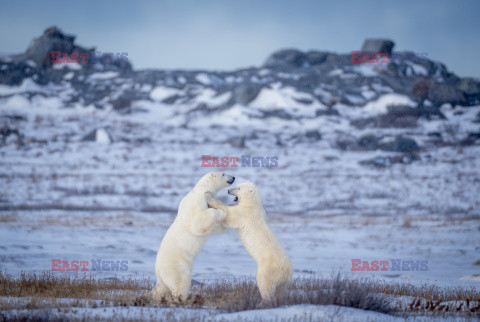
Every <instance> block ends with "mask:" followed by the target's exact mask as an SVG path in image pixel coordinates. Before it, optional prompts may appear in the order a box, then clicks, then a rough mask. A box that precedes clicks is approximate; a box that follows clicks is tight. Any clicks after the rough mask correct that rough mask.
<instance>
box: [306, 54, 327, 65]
mask: <svg viewBox="0 0 480 322" xmlns="http://www.w3.org/2000/svg"><path fill="white" fill-rule="evenodd" d="M328 55H329V53H325V52H321V51H315V50H312V51H309V52H307V53H306V60H307V63H308V64H309V65H310V66H315V65H318V64H322V63H324V62H325V61H326V60H327V57H328Z"/></svg>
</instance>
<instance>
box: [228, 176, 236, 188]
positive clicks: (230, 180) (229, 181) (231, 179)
mask: <svg viewBox="0 0 480 322" xmlns="http://www.w3.org/2000/svg"><path fill="white" fill-rule="evenodd" d="M234 181H235V177H231V178H230V179H229V180H228V181H227V183H228V184H232V183H233V182H234ZM228 191H230V190H228Z"/></svg>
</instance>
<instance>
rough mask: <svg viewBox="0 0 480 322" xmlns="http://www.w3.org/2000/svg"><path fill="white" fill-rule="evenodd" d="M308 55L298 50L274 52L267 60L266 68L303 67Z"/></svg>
mask: <svg viewBox="0 0 480 322" xmlns="http://www.w3.org/2000/svg"><path fill="white" fill-rule="evenodd" d="M306 61H307V55H305V54H304V53H303V52H301V51H299V50H296V49H284V50H280V51H277V52H274V53H273V54H272V55H271V56H270V57H268V58H267V60H266V61H265V63H264V64H263V66H264V67H302V66H303V65H304V64H305V62H306Z"/></svg>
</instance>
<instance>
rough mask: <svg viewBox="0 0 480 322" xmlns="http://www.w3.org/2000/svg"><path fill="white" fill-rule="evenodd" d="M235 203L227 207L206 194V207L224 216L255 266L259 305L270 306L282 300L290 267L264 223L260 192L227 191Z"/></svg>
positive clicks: (249, 186) (247, 188)
mask: <svg viewBox="0 0 480 322" xmlns="http://www.w3.org/2000/svg"><path fill="white" fill-rule="evenodd" d="M228 194H230V195H233V196H235V199H234V201H238V202H239V203H238V204H237V205H235V206H230V207H227V206H225V205H224V204H222V203H221V202H220V201H218V200H217V199H215V198H214V195H213V194H211V193H209V192H207V193H205V198H206V199H207V203H208V205H209V206H210V207H212V208H215V209H219V210H223V211H225V212H226V213H227V218H226V219H225V222H224V225H225V226H226V227H229V228H236V229H237V231H238V234H239V236H240V240H241V241H242V243H243V246H244V247H245V249H246V250H247V252H248V253H249V254H250V256H252V257H253V259H254V260H255V261H256V262H257V285H258V289H259V290H260V295H261V296H262V299H263V301H265V302H270V301H274V300H275V299H277V298H278V297H279V296H282V295H283V293H284V291H285V285H286V284H287V283H288V282H290V281H291V280H292V271H293V266H292V262H291V261H290V258H289V257H288V255H287V253H286V252H285V250H284V249H283V248H282V246H281V245H280V242H279V241H278V239H277V238H276V237H275V235H274V234H273V232H272V230H271V229H270V227H268V224H267V221H266V214H265V210H264V209H263V206H262V202H261V199H260V191H259V190H258V188H257V186H256V185H255V184H253V183H251V182H246V183H242V184H240V185H238V186H236V187H235V188H231V189H230V190H228Z"/></svg>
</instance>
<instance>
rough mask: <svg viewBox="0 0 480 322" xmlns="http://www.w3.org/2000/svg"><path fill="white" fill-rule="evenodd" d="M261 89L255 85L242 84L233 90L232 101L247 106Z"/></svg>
mask: <svg viewBox="0 0 480 322" xmlns="http://www.w3.org/2000/svg"><path fill="white" fill-rule="evenodd" d="M260 89H261V87H260V86H259V85H257V84H254V83H250V82H244V83H240V84H238V85H237V86H235V88H234V89H233V100H234V101H235V102H236V103H238V104H242V105H247V104H248V103H250V102H251V101H253V100H254V99H255V97H257V95H258V93H259V92H260Z"/></svg>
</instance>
